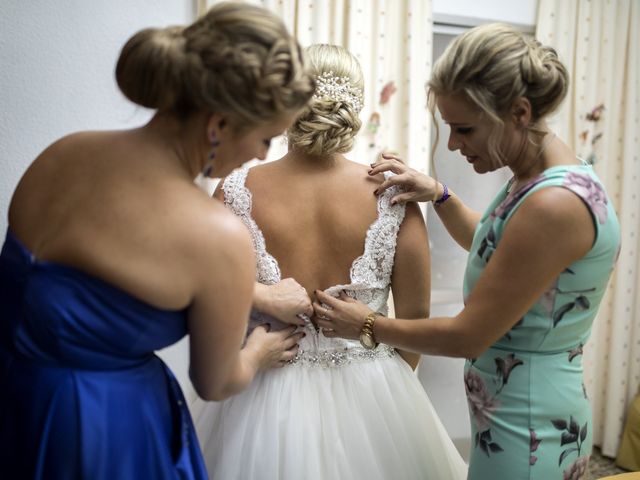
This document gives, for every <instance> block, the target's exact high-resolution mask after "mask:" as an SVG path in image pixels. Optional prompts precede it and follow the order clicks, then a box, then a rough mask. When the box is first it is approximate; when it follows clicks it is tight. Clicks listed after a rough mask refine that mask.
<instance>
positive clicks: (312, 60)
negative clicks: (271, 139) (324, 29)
mask: <svg viewBox="0 0 640 480" xmlns="http://www.w3.org/2000/svg"><path fill="white" fill-rule="evenodd" d="M306 56H307V60H308V62H309V64H310V65H311V70H312V74H313V75H314V76H315V79H316V90H315V93H314V94H313V97H312V98H311V101H310V102H309V104H308V105H307V107H306V108H305V109H304V110H303V112H302V114H301V115H300V117H298V120H297V121H296V122H295V123H294V124H293V125H292V126H291V128H290V129H289V130H288V132H287V138H288V142H289V148H290V149H291V150H293V151H298V152H301V153H303V154H306V155H312V156H325V155H332V154H335V153H346V152H348V151H349V150H351V149H352V148H353V143H354V141H355V136H356V134H357V133H358V131H359V130H360V127H361V126H362V122H361V120H360V118H359V117H358V114H359V113H360V110H361V109H362V102H363V94H364V78H363V75H362V69H361V68H360V64H359V63H358V60H357V59H356V58H355V57H354V56H353V55H352V54H351V53H349V51H348V50H346V49H345V48H343V47H340V46H337V45H325V44H318V45H312V46H310V47H308V48H307V49H306Z"/></svg>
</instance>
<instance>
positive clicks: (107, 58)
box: [0, 0, 195, 238]
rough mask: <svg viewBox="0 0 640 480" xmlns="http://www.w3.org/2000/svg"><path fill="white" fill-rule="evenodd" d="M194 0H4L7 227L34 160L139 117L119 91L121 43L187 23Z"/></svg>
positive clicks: (0, 72)
mask: <svg viewBox="0 0 640 480" xmlns="http://www.w3.org/2000/svg"><path fill="white" fill-rule="evenodd" d="M194 3H195V2H194V0H91V1H83V0H75V1H74V0H62V1H55V2H54V1H50V0H28V1H24V0H3V1H2V14H1V15H0V112H1V113H0V232H2V233H1V234H0V235H2V238H3V236H4V231H5V229H6V227H7V209H8V206H9V200H10V198H11V194H12V193H13V190H14V188H15V186H16V184H17V182H18V180H19V179H20V177H21V175H22V174H23V173H24V171H25V169H26V168H27V166H28V165H29V163H30V162H31V161H32V160H33V159H34V157H35V156H36V155H38V153H40V152H41V151H42V150H43V149H44V148H45V147H46V146H47V145H49V144H50V143H51V142H52V141H54V140H56V139H57V138H59V137H60V136H63V135H65V134H68V133H70V132H73V131H77V130H86V129H109V128H125V127H129V126H132V125H138V124H140V123H142V122H144V121H145V120H146V119H147V118H148V112H147V111H145V110H144V109H140V108H136V107H134V106H133V105H132V104H131V103H129V102H128V101H127V100H125V99H124V97H123V96H122V95H121V94H120V92H119V90H118V88H117V85H116V83H115V78H114V69H115V62H116V60H117V58H118V54H119V52H120V48H121V47H122V45H123V44H124V42H126V40H127V39H128V38H129V36H131V35H132V34H133V33H134V32H136V31H137V30H139V29H141V28H143V27H148V26H164V25H168V24H176V23H187V22H190V21H192V19H193V18H194Z"/></svg>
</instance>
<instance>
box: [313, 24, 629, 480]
mask: <svg viewBox="0 0 640 480" xmlns="http://www.w3.org/2000/svg"><path fill="white" fill-rule="evenodd" d="M567 86H568V75H567V71H566V69H565V67H564V66H563V65H562V63H561V62H560V61H559V60H558V58H557V56H556V53H555V52H554V51H553V49H551V48H549V47H545V46H543V45H540V44H539V43H538V42H536V41H535V40H532V39H528V38H526V37H525V36H524V35H522V34H521V33H519V32H516V31H514V30H513V29H511V28H509V27H507V26H505V25H500V24H491V25H484V26H480V27H476V28H473V29H471V30H469V31H468V32H467V33H465V34H463V35H461V36H460V37H458V38H457V39H456V40H454V41H453V42H452V44H451V45H450V46H449V47H448V49H447V50H446V51H445V53H444V54H443V56H442V57H441V59H439V60H438V62H437V63H436V65H435V66H434V71H433V74H432V78H431V79H430V80H429V99H430V106H431V111H432V113H434V111H435V108H436V107H437V108H438V110H439V111H440V114H441V115H442V118H443V120H444V121H445V122H446V123H447V124H449V126H450V128H451V133H450V134H449V142H448V146H449V149H451V150H459V151H460V153H461V154H462V155H463V156H465V157H466V160H467V161H468V162H469V163H470V164H471V165H472V167H473V169H474V170H475V171H476V172H477V173H485V172H489V171H493V170H496V169H498V168H502V167H506V168H508V169H509V170H510V171H511V173H512V174H513V178H512V179H511V180H510V181H509V182H507V183H506V184H505V185H504V186H503V187H502V188H501V190H500V191H499V192H498V193H497V195H496V197H495V198H494V200H493V201H492V202H491V204H490V205H489V206H488V208H487V210H486V211H485V212H484V214H481V213H478V212H474V211H472V210H471V209H469V208H468V207H466V206H465V205H464V203H463V202H462V200H461V199H460V197H458V196H457V195H456V194H455V193H453V192H452V191H451V190H449V189H448V188H447V187H446V186H445V185H443V184H442V183H440V182H438V181H436V180H434V179H433V178H431V177H428V176H426V175H423V174H421V173H419V172H417V171H415V170H412V169H410V168H408V167H406V166H405V165H404V164H403V163H402V162H401V161H399V159H397V158H396V157H393V156H388V157H385V158H383V159H382V160H381V161H379V162H377V163H376V164H374V165H373V166H372V169H371V171H370V173H371V174H372V175H374V174H378V173H380V172H382V171H387V170H391V171H393V172H394V173H396V174H397V175H396V176H394V177H391V178H390V179H389V180H387V181H386V182H385V183H384V184H383V185H381V186H380V187H379V189H380V190H385V189H386V188H388V187H390V186H391V185H402V186H403V187H405V189H406V190H405V192H404V193H401V194H399V195H396V196H395V197H394V199H393V200H392V201H396V202H404V201H433V203H434V206H435V211H436V212H437V214H438V216H439V217H440V219H441V220H442V222H443V223H444V225H445V227H446V228H447V230H448V232H449V233H450V234H451V236H452V237H453V238H454V239H455V240H456V241H457V243H458V244H459V245H461V246H462V247H463V248H464V249H465V250H467V251H468V252H469V257H468V261H467V268H466V274H465V279H464V298H465V306H464V309H463V310H462V311H461V312H460V313H459V314H458V315H456V316H455V317H447V318H429V319H423V320H398V319H389V318H385V317H382V316H379V315H375V314H373V315H371V314H372V312H371V311H370V310H369V309H367V308H366V307H364V306H363V305H361V304H359V303H357V302H355V301H354V300H351V299H348V298H346V297H343V298H342V299H334V298H332V297H328V296H326V295H324V294H322V292H317V295H318V298H319V300H320V301H321V302H323V304H320V303H316V304H314V307H315V309H316V313H317V314H318V315H320V316H322V317H324V320H322V321H320V322H319V323H320V324H321V325H322V327H323V328H325V329H327V330H328V332H327V333H326V335H328V336H331V335H337V336H343V337H347V338H358V337H360V338H361V339H362V340H361V341H363V343H365V344H369V345H372V346H373V345H375V342H384V343H387V344H390V345H394V346H396V347H399V348H404V349H408V350H413V351H417V352H422V353H426V354H432V355H445V356H453V357H466V358H468V359H469V360H468V361H467V363H466V368H465V378H464V381H465V387H466V392H467V400H468V404H469V411H470V416H471V426H472V435H473V438H472V450H471V457H470V463H469V478H470V479H473V480H485V479H495V480H500V479H504V480H507V479H508V480H515V479H528V480H553V479H557V480H567V479H571V480H578V479H580V478H584V477H585V475H586V474H587V464H588V459H589V455H590V452H591V443H592V428H591V408H590V405H589V401H588V399H587V396H586V393H585V390H584V386H583V381H582V363H581V359H582V348H583V346H584V344H585V343H586V341H587V339H588V337H589V333H590V329H591V324H592V322H593V319H594V317H595V315H596V312H597V310H598V306H599V305H600V302H601V300H602V297H603V295H604V292H605V290H606V286H607V282H608V280H609V276H610V273H611V270H612V269H613V266H614V264H615V261H616V259H617V255H618V252H619V242H620V234H619V225H618V221H617V218H616V213H615V211H614V209H613V206H612V204H611V201H610V200H609V197H608V196H607V194H606V192H605V190H604V188H603V186H602V182H601V181H600V180H599V179H598V177H597V175H596V174H595V172H594V171H593V169H592V168H591V166H589V165H585V164H584V163H583V162H581V161H580V160H579V159H577V158H576V156H575V154H574V153H573V152H572V151H571V149H570V148H569V147H568V146H567V145H565V144H564V143H563V142H562V141H561V140H560V139H558V138H557V137H556V136H555V135H554V134H553V133H552V132H551V131H550V130H549V129H548V127H547V125H546V123H545V118H546V117H547V116H548V115H549V114H551V113H552V112H553V111H555V109H556V108H557V107H558V105H559V104H560V103H561V101H562V100H563V98H564V96H565V95H566V92H567ZM365 319H367V321H366V322H365Z"/></svg>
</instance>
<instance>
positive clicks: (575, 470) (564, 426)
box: [551, 415, 589, 480]
mask: <svg viewBox="0 0 640 480" xmlns="http://www.w3.org/2000/svg"><path fill="white" fill-rule="evenodd" d="M551 423H552V424H553V426H554V427H555V428H556V430H560V431H561V432H562V435H561V437H560V446H561V447H562V446H565V445H571V446H570V447H568V448H566V449H565V450H563V451H562V453H560V457H559V458H558V466H562V463H563V462H564V461H565V459H566V458H567V457H568V456H570V455H572V454H573V453H577V454H578V457H577V458H576V459H575V460H574V462H573V463H571V464H570V465H569V468H567V469H565V470H564V471H563V478H564V479H565V480H566V479H570V480H579V479H581V478H583V477H584V475H585V473H586V471H587V465H588V463H589V456H588V455H585V456H580V453H581V450H582V445H583V443H584V441H585V439H586V438H587V428H588V426H589V422H585V424H584V425H583V426H582V427H580V425H579V424H578V422H576V420H575V419H574V418H573V415H571V416H570V417H569V421H568V422H567V421H566V420H564V419H562V418H558V419H555V420H551Z"/></svg>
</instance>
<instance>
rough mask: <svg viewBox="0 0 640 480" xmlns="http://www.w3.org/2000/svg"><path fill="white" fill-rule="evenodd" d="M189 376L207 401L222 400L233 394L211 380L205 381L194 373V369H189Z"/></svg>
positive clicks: (197, 391)
mask: <svg viewBox="0 0 640 480" xmlns="http://www.w3.org/2000/svg"><path fill="white" fill-rule="evenodd" d="M189 378H190V379H191V384H192V385H193V388H194V390H195V391H196V393H197V394H198V396H199V397H200V398H201V399H202V400H206V401H207V402H220V401H222V400H225V399H226V398H228V397H230V396H231V393H230V392H227V391H226V389H225V388H220V387H219V386H216V385H212V384H211V383H210V382H205V381H203V380H202V379H199V378H198V377H197V375H195V374H194V373H193V370H190V371H189Z"/></svg>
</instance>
